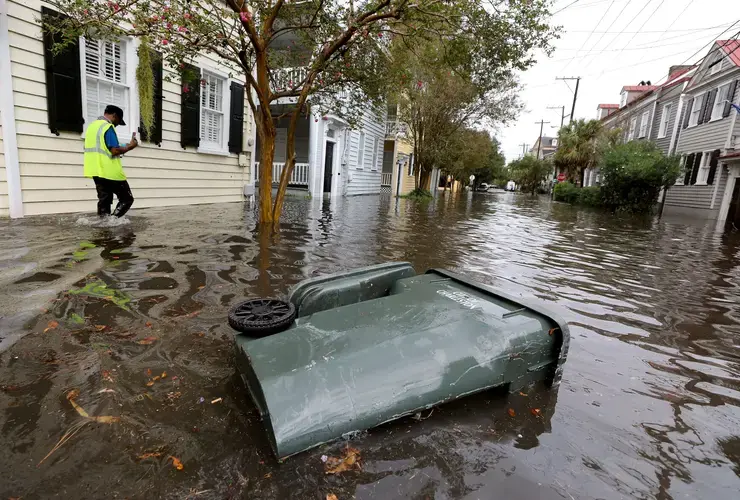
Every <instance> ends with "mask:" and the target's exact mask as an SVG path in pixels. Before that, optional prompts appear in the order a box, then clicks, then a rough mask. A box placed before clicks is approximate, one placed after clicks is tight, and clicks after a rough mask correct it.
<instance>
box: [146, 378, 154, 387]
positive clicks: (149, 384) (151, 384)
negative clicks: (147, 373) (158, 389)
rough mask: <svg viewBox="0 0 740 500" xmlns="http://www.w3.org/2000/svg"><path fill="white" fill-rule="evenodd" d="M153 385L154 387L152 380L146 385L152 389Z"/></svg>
mask: <svg viewBox="0 0 740 500" xmlns="http://www.w3.org/2000/svg"><path fill="white" fill-rule="evenodd" d="M153 385H154V381H152V380H150V381H149V382H147V383H146V386H147V387H151V386H153Z"/></svg>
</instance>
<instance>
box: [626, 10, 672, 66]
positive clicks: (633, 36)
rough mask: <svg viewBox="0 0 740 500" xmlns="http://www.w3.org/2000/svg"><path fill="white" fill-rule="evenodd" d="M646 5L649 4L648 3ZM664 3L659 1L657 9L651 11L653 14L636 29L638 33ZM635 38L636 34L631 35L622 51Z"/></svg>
mask: <svg viewBox="0 0 740 500" xmlns="http://www.w3.org/2000/svg"><path fill="white" fill-rule="evenodd" d="M648 3H649V2H648ZM664 3H665V0H660V3H659V4H658V6H657V7H656V8H655V10H654V11H653V13H652V14H650V15H649V16H648V17H647V19H645V22H644V23H642V25H641V26H640V27H639V28H638V30H637V31H638V32H639V31H641V30H642V28H644V27H645V25H646V24H647V23H648V21H650V19H652V17H653V16H654V15H655V13H656V12H658V10H659V9H660V8H661V7H662V6H663V4H664ZM645 6H646V7H647V4H646V5H645ZM640 12H642V11H640ZM635 36H637V33H635V34H634V35H632V38H630V39H629V41H628V42H627V43H626V44H624V47H622V51H624V49H625V48H626V47H627V46H628V45H629V44H630V43H632V40H634V39H635ZM622 51H620V52H619V54H621V53H622ZM619 54H617V56H619Z"/></svg>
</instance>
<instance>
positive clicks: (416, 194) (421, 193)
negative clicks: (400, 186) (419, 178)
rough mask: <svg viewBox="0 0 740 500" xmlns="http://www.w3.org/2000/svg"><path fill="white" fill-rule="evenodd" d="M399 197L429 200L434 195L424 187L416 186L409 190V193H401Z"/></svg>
mask: <svg viewBox="0 0 740 500" xmlns="http://www.w3.org/2000/svg"><path fill="white" fill-rule="evenodd" d="M400 198H407V199H409V200H414V201H429V200H431V199H432V198H434V196H433V195H432V193H430V192H429V191H427V190H426V189H420V188H416V189H414V190H413V191H411V192H410V193H409V194H403V195H401V196H400Z"/></svg>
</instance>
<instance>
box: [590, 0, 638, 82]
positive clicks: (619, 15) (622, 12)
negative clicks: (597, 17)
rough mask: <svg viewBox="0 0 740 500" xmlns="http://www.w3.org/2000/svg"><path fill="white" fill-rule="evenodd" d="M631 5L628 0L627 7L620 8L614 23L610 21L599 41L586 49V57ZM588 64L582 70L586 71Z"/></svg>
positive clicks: (630, 1) (630, 0)
mask: <svg viewBox="0 0 740 500" xmlns="http://www.w3.org/2000/svg"><path fill="white" fill-rule="evenodd" d="M631 3H632V0H629V2H627V5H625V6H624V7H623V8H622V11H621V12H620V13H619V14H617V17H615V18H614V21H612V23H611V24H610V25H609V27H608V28H607V29H606V31H604V32H603V33H602V34H601V36H600V37H599V39H598V40H597V41H596V43H595V44H593V45H592V46H591V48H589V49H588V53H587V54H586V56H588V55H589V54H590V53H591V52H592V51H593V50H594V49H595V48H596V46H597V45H599V43H601V41H602V40H603V39H604V37H605V36H606V34H607V32H608V31H609V30H610V29H612V26H614V23H616V22H617V20H618V19H619V18H620V17H622V14H624V11H625V9H626V8H627V7H629V6H630V4H631ZM600 53H603V49H602V51H601V52H599V53H597V54H596V55H598V54H600ZM592 60H593V59H592ZM589 64H590V63H586V66H584V68H583V69H586V68H588V65H589Z"/></svg>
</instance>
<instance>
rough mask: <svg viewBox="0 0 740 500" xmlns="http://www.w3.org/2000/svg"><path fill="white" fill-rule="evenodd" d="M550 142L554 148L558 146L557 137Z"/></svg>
mask: <svg viewBox="0 0 740 500" xmlns="http://www.w3.org/2000/svg"><path fill="white" fill-rule="evenodd" d="M551 144H552V147H554V148H556V147H558V140H557V139H553V140H552V142H551Z"/></svg>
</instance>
